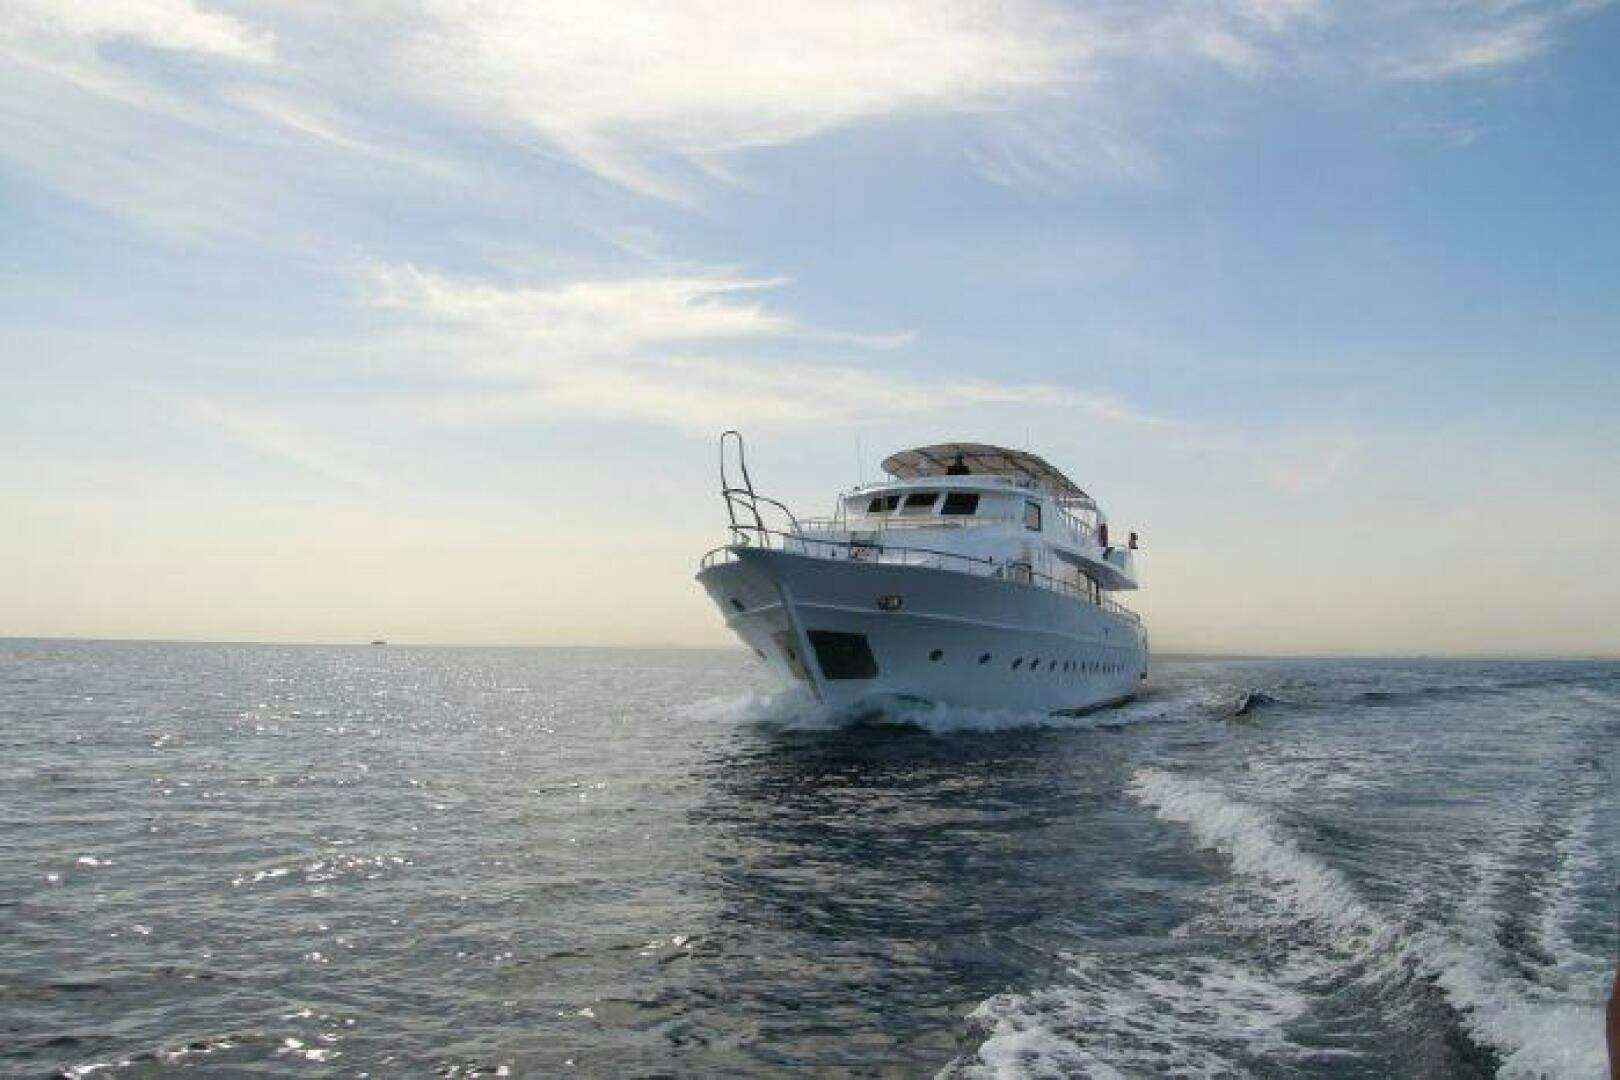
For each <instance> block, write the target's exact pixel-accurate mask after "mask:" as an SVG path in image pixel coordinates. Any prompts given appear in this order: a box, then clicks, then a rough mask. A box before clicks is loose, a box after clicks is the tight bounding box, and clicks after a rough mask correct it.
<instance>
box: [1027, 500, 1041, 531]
mask: <svg viewBox="0 0 1620 1080" xmlns="http://www.w3.org/2000/svg"><path fill="white" fill-rule="evenodd" d="M1024 528H1026V529H1031V530H1033V531H1035V532H1040V531H1041V504H1040V503H1038V502H1036V501H1035V500H1034V499H1028V500H1026V501H1025V502H1024Z"/></svg>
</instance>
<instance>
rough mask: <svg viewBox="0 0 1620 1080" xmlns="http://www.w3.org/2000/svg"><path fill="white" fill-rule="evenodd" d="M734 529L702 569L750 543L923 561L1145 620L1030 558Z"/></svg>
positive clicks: (897, 562)
mask: <svg viewBox="0 0 1620 1080" xmlns="http://www.w3.org/2000/svg"><path fill="white" fill-rule="evenodd" d="M731 531H732V535H733V536H734V537H738V538H739V539H738V540H737V542H735V543H731V544H724V545H722V546H720V547H717V548H714V549H712V550H710V551H708V552H706V553H704V556H703V559H702V567H703V569H705V570H707V569H708V568H709V567H711V566H719V565H721V564H723V563H728V562H732V561H734V560H735V559H736V558H737V551H738V550H739V549H742V548H750V547H752V548H766V549H770V550H775V551H785V552H787V553H789V554H792V555H808V556H810V557H811V558H816V559H830V560H834V561H837V560H848V561H851V562H866V563H875V564H881V565H883V566H923V567H928V568H931V569H935V570H948V571H952V572H955V573H959V574H972V575H974V576H975V577H989V578H997V579H1000V580H1004V581H1012V582H1016V583H1018V584H1023V585H1033V586H1035V587H1037V588H1042V589H1050V590H1051V591H1052V592H1057V593H1063V594H1064V595H1066V596H1071V597H1073V598H1074V599H1076V600H1082V601H1084V602H1086V603H1088V604H1093V605H1095V606H1097V607H1099V608H1101V609H1103V610H1104V611H1107V612H1109V613H1111V614H1114V615H1118V616H1120V617H1121V618H1123V619H1127V620H1129V621H1130V622H1132V623H1134V624H1138V625H1140V623H1141V621H1142V619H1141V616H1139V615H1137V614H1136V612H1134V611H1132V610H1131V609H1130V608H1128V607H1126V606H1125V605H1123V604H1120V603H1117V602H1115V601H1113V600H1109V599H1107V598H1105V597H1102V596H1100V595H1093V593H1092V590H1090V589H1087V588H1085V587H1082V586H1080V585H1077V584H1075V583H1074V582H1072V581H1069V580H1068V579H1066V578H1059V577H1053V576H1052V575H1050V574H1043V573H1041V572H1040V571H1038V570H1036V569H1034V568H1033V567H1032V566H1030V564H1029V563H1027V562H1021V561H1016V560H1014V561H1005V560H998V559H992V558H986V557H980V556H977V555H963V554H961V553H960V552H955V551H938V550H935V549H933V548H922V547H910V546H907V545H900V544H884V543H876V542H862V541H859V540H832V539H827V538H823V537H816V536H806V535H804V534H803V533H800V532H782V531H779V530H776V529H768V528H764V527H762V526H753V525H740V524H739V525H733V526H732V527H731Z"/></svg>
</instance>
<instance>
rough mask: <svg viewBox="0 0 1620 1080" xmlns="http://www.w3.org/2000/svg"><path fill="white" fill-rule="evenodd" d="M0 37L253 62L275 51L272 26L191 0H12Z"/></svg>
mask: <svg viewBox="0 0 1620 1080" xmlns="http://www.w3.org/2000/svg"><path fill="white" fill-rule="evenodd" d="M0 40H4V41H6V42H7V43H8V44H10V45H11V46H12V48H17V47H18V46H24V47H31V48H32V49H34V50H37V51H53V52H58V53H63V52H70V51H74V50H94V49H97V48H99V47H101V46H102V45H105V44H108V43H132V44H136V45H144V46H148V47H150V48H154V49H168V50H173V51H177V52H189V53H199V54H206V55H211V56H218V57H226V58H229V59H233V60H247V61H253V62H265V61H268V60H270V59H271V58H272V57H273V56H274V55H275V41H274V37H273V36H272V35H271V34H269V33H268V32H266V31H264V30H262V29H260V28H257V27H254V26H250V25H249V24H247V23H245V22H243V21H242V20H240V19H237V18H235V17H233V16H230V15H223V14H220V13H218V12H213V11H206V10H204V9H202V8H200V7H198V6H197V5H196V4H195V3H192V2H191V0H72V2H70V3H62V2H60V0H9V2H8V4H7V5H6V9H5V11H4V12H3V13H0Z"/></svg>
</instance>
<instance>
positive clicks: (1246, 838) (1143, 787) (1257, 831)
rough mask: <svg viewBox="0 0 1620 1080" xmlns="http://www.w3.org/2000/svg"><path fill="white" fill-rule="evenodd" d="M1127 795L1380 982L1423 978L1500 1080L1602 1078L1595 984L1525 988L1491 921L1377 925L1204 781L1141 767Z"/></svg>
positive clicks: (1270, 830) (1324, 874)
mask: <svg viewBox="0 0 1620 1080" xmlns="http://www.w3.org/2000/svg"><path fill="white" fill-rule="evenodd" d="M1130 790H1131V793H1132V794H1133V795H1135V796H1136V797H1137V798H1138V799H1140V800H1141V801H1142V802H1143V803H1144V804H1146V805H1148V806H1151V807H1153V808H1154V809H1155V810H1156V811H1157V812H1158V815H1159V816H1160V817H1161V818H1163V819H1164V820H1167V821H1173V822H1176V823H1179V824H1184V825H1186V826H1187V827H1188V828H1189V829H1190V830H1191V831H1192V833H1193V835H1194V836H1195V837H1196V838H1197V839H1198V840H1199V841H1200V842H1201V843H1202V844H1204V845H1205V846H1207V847H1211V848H1214V849H1216V850H1218V851H1221V852H1223V853H1225V854H1227V855H1228V856H1229V857H1230V858H1231V860H1232V869H1233V871H1234V872H1235V873H1237V874H1238V875H1240V876H1244V877H1248V878H1253V879H1256V880H1258V881H1260V882H1262V883H1264V884H1266V885H1267V886H1269V887H1270V888H1271V890H1272V891H1273V893H1274V895H1275V897H1276V899H1277V900H1278V901H1279V903H1280V904H1281V906H1282V908H1283V909H1284V910H1286V911H1288V912H1290V913H1292V914H1293V915H1294V916H1296V917H1298V918H1302V919H1307V920H1310V921H1313V922H1316V923H1318V924H1319V925H1323V926H1326V927H1329V928H1331V929H1333V930H1335V931H1337V932H1338V933H1339V934H1341V935H1347V936H1348V939H1349V940H1350V941H1351V942H1353V943H1354V947H1355V950H1356V951H1357V953H1359V954H1360V958H1361V959H1364V960H1374V961H1381V962H1380V963H1378V964H1376V965H1375V967H1374V970H1375V972H1376V973H1377V974H1378V975H1379V976H1380V977H1396V976H1397V974H1398V972H1399V971H1401V970H1402V969H1405V968H1412V969H1416V970H1417V971H1420V972H1422V973H1424V974H1426V975H1428V976H1429V977H1431V978H1432V979H1433V980H1434V982H1435V984H1436V985H1437V986H1439V987H1440V988H1441V989H1442V991H1443V992H1444V993H1445V996H1446V998H1447V1000H1448V1002H1449V1003H1450V1004H1451V1005H1452V1007H1453V1008H1454V1009H1455V1010H1456V1011H1457V1013H1458V1016H1459V1017H1460V1019H1461V1021H1462V1023H1463V1025H1464V1027H1465V1028H1466V1029H1467V1031H1468V1032H1469V1034H1470V1036H1472V1037H1473V1038H1474V1039H1476V1040H1477V1041H1479V1042H1481V1043H1483V1044H1486V1045H1489V1046H1491V1047H1492V1048H1494V1049H1495V1050H1496V1051H1497V1052H1498V1053H1499V1054H1500V1056H1501V1068H1500V1070H1499V1072H1498V1075H1499V1076H1500V1077H1502V1078H1503V1080H1530V1078H1537V1077H1568V1078H1583V1077H1591V1078H1593V1080H1600V1078H1601V1077H1603V1076H1604V1075H1605V1073H1606V1069H1607V1064H1606V1055H1605V1051H1604V1048H1603V1044H1602V1036H1601V1031H1602V1018H1601V1009H1600V1006H1599V1004H1598V1001H1599V1000H1600V997H1599V995H1598V994H1597V993H1594V991H1595V990H1597V987H1596V986H1593V985H1586V986H1584V987H1582V988H1579V989H1576V990H1572V991H1567V992H1561V991H1560V990H1558V989H1555V988H1552V987H1546V986H1539V985H1536V984H1533V983H1529V982H1527V981H1526V980H1525V978H1524V977H1523V976H1521V975H1519V974H1516V973H1515V972H1514V971H1513V970H1511V969H1510V968H1509V967H1508V966H1507V965H1506V964H1504V963H1503V962H1502V959H1501V957H1500V955H1499V950H1500V946H1499V945H1498V944H1497V943H1496V941H1495V940H1494V936H1493V934H1492V932H1491V923H1490V920H1488V919H1486V918H1483V917H1482V914H1483V913H1482V912H1480V911H1478V910H1477V908H1476V909H1473V910H1472V915H1471V916H1470V915H1469V913H1470V908H1469V907H1467V906H1465V907H1464V909H1463V910H1464V915H1465V917H1464V918H1463V919H1462V920H1461V923H1460V924H1457V925H1447V926H1418V927H1414V928H1410V929H1409V928H1405V927H1400V926H1397V925H1396V924H1394V923H1392V922H1390V921H1388V920H1386V919H1385V918H1384V917H1383V916H1382V915H1381V914H1379V913H1378V912H1377V911H1375V910H1374V909H1372V908H1371V907H1370V906H1369V905H1368V904H1367V903H1366V902H1365V901H1364V900H1363V899H1362V898H1361V897H1360V896H1359V894H1358V893H1357V891H1356V890H1355V888H1354V886H1353V885H1352V884H1351V882H1350V881H1349V880H1348V879H1347V878H1346V877H1345V876H1344V875H1343V874H1340V873H1339V872H1338V871H1336V870H1334V869H1332V868H1330V867H1328V866H1326V865H1325V864H1323V863H1322V862H1321V861H1320V860H1319V859H1317V858H1316V857H1314V856H1313V855H1311V854H1309V853H1308V852H1305V851H1304V850H1303V849H1301V848H1300V846H1299V845H1298V844H1297V842H1295V841H1294V840H1293V839H1292V838H1291V837H1289V836H1288V835H1287V834H1286V830H1285V829H1284V828H1283V827H1282V825H1281V823H1280V822H1279V821H1277V819H1275V818H1274V817H1273V816H1271V815H1270V814H1268V813H1267V812H1265V811H1264V810H1262V809H1260V808H1257V807H1255V806H1251V805H1247V804H1245V803H1241V802H1238V801H1237V800H1234V799H1232V798H1229V797H1228V796H1227V795H1226V794H1225V793H1224V792H1223V791H1222V790H1221V789H1220V788H1219V787H1217V786H1216V785H1214V784H1212V783H1210V782H1208V781H1201V780H1195V779H1190V778H1187V777H1181V776H1176V775H1173V774H1170V773H1166V772H1162V771H1160V770H1156V769H1143V770H1141V771H1139V772H1138V773H1137V774H1136V776H1135V777H1134V778H1133V780H1132V782H1131V785H1130Z"/></svg>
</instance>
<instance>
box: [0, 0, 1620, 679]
mask: <svg viewBox="0 0 1620 1080" xmlns="http://www.w3.org/2000/svg"><path fill="white" fill-rule="evenodd" d="M1616 55H1620V4H1610V3H1607V2H1605V0H1356V2H1354V3H1350V2H1344V3H1333V2H1330V0H1163V2H1157V3H1155V2H1147V0H1070V2H1059V0H1011V2H1000V0H890V2H880V0H865V2H846V0H815V2H811V3H804V4H793V3H790V2H788V0H764V2H749V0H727V2H724V3H721V2H714V0H652V2H637V0H589V2H574V0H555V2H550V3H547V2H530V3H520V2H516V0H507V2H482V0H358V2H354V3H344V4H307V3H296V2H291V0H267V2H259V3H249V2H235V0H217V2H214V0H72V2H67V0H4V2H3V3H0V71H3V74H0V635H13V636H67V637H113V638H160V639H168V638H174V639H188V640H233V641H237V640H250V641H258V640H263V641H365V640H370V639H372V638H374V637H385V638H388V639H390V640H392V641H401V642H442V643H469V644H471V643H513V644H576V643H577V644H638V645H715V644H723V643H726V642H727V640H728V638H727V634H726V631H725V629H724V626H723V624H722V622H721V620H720V618H719V616H718V615H717V614H716V613H715V612H714V611H712V610H711V609H710V607H709V605H708V601H707V600H706V598H705V597H704V596H703V594H702V591H701V589H699V588H698V586H697V585H696V584H695V583H694V582H693V580H692V575H693V573H694V571H695V569H696V561H697V559H698V557H699V556H700V555H701V553H702V552H703V551H705V550H707V549H708V548H710V547H713V546H715V545H716V544H718V543H720V542H721V540H722V539H723V532H722V529H721V525H722V523H723V520H724V512H723V508H722V505H721V502H720V500H719V498H718V496H717V494H716V489H717V486H718V480H717V476H716V469H715V462H716V447H715V440H716V436H717V434H718V432H719V431H720V430H721V429H723V428H727V427H736V428H739V429H741V430H742V431H743V432H744V433H745V434H746V435H747V437H748V440H749V447H750V452H751V459H750V461H751V465H752V466H753V474H754V477H755V480H756V482H757V483H758V484H759V486H760V487H761V488H762V489H764V490H766V491H768V492H770V493H772V494H775V495H777V496H779V497H781V498H783V499H785V500H787V501H788V502H790V503H791V504H793V505H794V506H796V507H798V508H800V509H801V513H811V514H814V513H825V512H828V511H830V509H831V507H832V505H833V499H834V494H835V492H836V491H837V490H839V489H841V488H844V487H847V486H849V485H850V484H853V483H856V482H857V481H858V480H860V479H862V478H864V479H866V480H871V479H874V478H876V476H877V475H878V470H877V463H878V462H879V461H880V460H881V458H882V457H883V456H884V455H885V454H887V453H889V452H891V451H893V450H897V449H902V448H905V447H908V446H913V445H919V444H923V443H927V442H936V441H945V440H972V441H987V442H998V443H1004V444H1010V445H1015V446H1027V447H1029V448H1031V449H1034V450H1035V451H1037V452H1038V453H1040V454H1042V455H1043V456H1045V457H1047V458H1048V459H1049V460H1051V461H1053V462H1054V463H1056V464H1057V465H1059V466H1060V467H1061V468H1063V469H1065V470H1066V471H1067V472H1068V473H1069V474H1070V475H1071V476H1073V477H1074V478H1075V479H1076V481H1078V482H1079V483H1080V484H1081V485H1082V486H1084V487H1086V488H1087V490H1089V491H1091V492H1092V493H1093V494H1094V495H1095V496H1096V497H1097V498H1098V500H1099V501H1100V502H1101V503H1102V504H1103V506H1104V508H1105V509H1106V510H1107V511H1108V513H1109V515H1110V517H1111V519H1112V521H1113V522H1114V523H1115V526H1116V528H1132V529H1136V530H1138V531H1140V532H1141V534H1142V536H1143V541H1144V551H1143V560H1142V561H1143V567H1144V577H1145V587H1144V588H1143V589H1142V590H1141V591H1140V592H1139V593H1136V594H1133V595H1132V596H1131V597H1129V600H1130V603H1131V604H1132V606H1134V607H1136V608H1138V610H1140V611H1142V612H1143V614H1144V616H1145V617H1146V619H1147V622H1148V626H1149V632H1150V636H1151V638H1152V641H1153V646H1154V648H1155V649H1156V650H1158V651H1205V652H1220V653H1255V652H1258V653H1296V654H1297V653H1345V654H1381V655H1388V654H1404V653H1421V654H1536V655H1539V654H1579V655H1610V656H1613V655H1620V573H1616V571H1615V560H1616V557H1617V555H1620V469H1616V467H1615V466H1616V462H1617V461H1620V434H1617V431H1620V424H1617V421H1620V346H1617V342H1620V304H1617V303H1616V298H1617V297H1620V254H1617V253H1620V64H1616V63H1615V62H1614V58H1615V56H1616Z"/></svg>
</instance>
